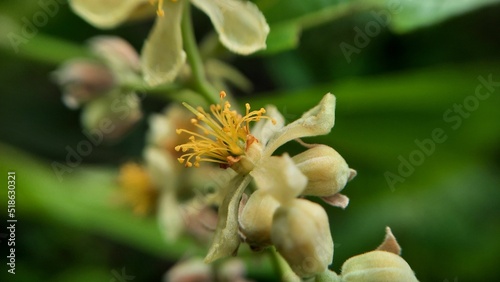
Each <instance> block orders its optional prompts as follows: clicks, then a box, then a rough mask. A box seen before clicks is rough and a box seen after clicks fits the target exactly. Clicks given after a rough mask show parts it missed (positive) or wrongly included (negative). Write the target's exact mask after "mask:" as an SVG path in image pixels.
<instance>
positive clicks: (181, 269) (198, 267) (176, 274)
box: [163, 259, 213, 282]
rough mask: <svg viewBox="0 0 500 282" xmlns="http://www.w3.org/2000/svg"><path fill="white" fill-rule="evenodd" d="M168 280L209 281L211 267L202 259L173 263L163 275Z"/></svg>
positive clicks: (182, 281) (186, 281) (169, 281)
mask: <svg viewBox="0 0 500 282" xmlns="http://www.w3.org/2000/svg"><path fill="white" fill-rule="evenodd" d="M163 281H168V282H191V281H198V282H211V281H213V277H212V267H211V266H210V265H208V264H206V263H204V262H203V260H202V259H189V260H187V261H183V262H180V263H178V264H176V265H174V266H173V267H172V268H171V269H170V270H169V271H168V272H167V273H166V274H165V276H164V279H163Z"/></svg>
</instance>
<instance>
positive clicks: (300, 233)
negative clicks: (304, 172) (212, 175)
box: [271, 199, 333, 278]
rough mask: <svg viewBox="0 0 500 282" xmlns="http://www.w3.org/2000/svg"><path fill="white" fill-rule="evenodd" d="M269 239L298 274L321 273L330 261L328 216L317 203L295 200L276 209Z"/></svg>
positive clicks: (330, 243)
mask: <svg viewBox="0 0 500 282" xmlns="http://www.w3.org/2000/svg"><path fill="white" fill-rule="evenodd" d="M271 240H272V242H273V244H274V245H275V246H276V249H277V250H278V252H279V253H280V254H281V255H282V256H283V258H285V260H286V261H287V262H288V264H289V265H290V267H291V268H292V270H293V271H294V272H295V273H296V274H297V275H298V276H300V277H302V278H305V277H311V276H314V275H316V274H319V273H322V272H324V271H325V270H326V269H327V267H328V265H329V264H331V263H332V260H333V240H332V236H331V234H330V226H329V223H328V215H327V214H326V212H325V210H324V209H323V208H322V207H321V206H320V205H318V204H316V203H313V202H310V201H308V200H304V199H295V200H293V201H292V202H290V203H289V204H287V205H286V206H281V207H279V208H278V210H276V212H275V214H274V217H273V225H272V230H271Z"/></svg>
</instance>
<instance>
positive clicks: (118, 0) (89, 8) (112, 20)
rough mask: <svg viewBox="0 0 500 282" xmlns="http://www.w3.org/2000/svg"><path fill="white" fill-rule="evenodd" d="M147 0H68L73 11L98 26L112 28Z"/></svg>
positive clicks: (147, 0)
mask: <svg viewBox="0 0 500 282" xmlns="http://www.w3.org/2000/svg"><path fill="white" fill-rule="evenodd" d="M148 2H149V0H70V1H69V5H70V7H71V8H72V9H73V11H74V12H75V13H76V14H78V15H79V16H80V17H82V18H83V19H85V20H86V21H88V22H89V23H90V24H92V25H94V26H96V27H98V28H113V27H116V26H118V25H120V24H121V23H123V22H124V21H126V20H127V19H128V18H129V17H130V16H131V14H132V13H133V12H134V11H135V10H136V9H137V8H138V7H139V6H140V5H141V4H144V3H148Z"/></svg>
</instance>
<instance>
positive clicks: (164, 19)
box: [141, 1, 186, 86]
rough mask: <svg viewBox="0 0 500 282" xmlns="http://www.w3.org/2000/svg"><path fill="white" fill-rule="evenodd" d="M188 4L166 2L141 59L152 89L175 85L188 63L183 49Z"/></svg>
mask: <svg viewBox="0 0 500 282" xmlns="http://www.w3.org/2000/svg"><path fill="white" fill-rule="evenodd" d="M183 3H184V1H177V2H172V1H164V4H163V10H164V13H165V14H164V15H163V16H161V17H160V16H159V17H157V19H156V22H155V24H154V27H153V30H152V31H151V33H150V34H149V37H148V39H147V40H146V42H145V43H144V47H143V49H142V53H141V54H142V56H141V64H142V71H143V74H144V80H145V81H146V82H147V83H148V84H149V85H152V86H154V85H158V84H162V83H166V82H171V81H172V80H174V79H175V77H176V76H177V74H178V73H179V71H180V70H181V68H182V66H183V65H184V62H185V61H186V53H184V50H183V49H182V34H181V18H182V8H183Z"/></svg>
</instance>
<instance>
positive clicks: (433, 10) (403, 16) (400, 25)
mask: <svg viewBox="0 0 500 282" xmlns="http://www.w3.org/2000/svg"><path fill="white" fill-rule="evenodd" d="M374 2H378V3H380V4H381V5H383V6H382V7H384V6H385V7H384V8H385V9H387V8H388V6H387V5H388V3H390V1H388V0H375V1H374ZM392 2H393V3H394V1H392ZM399 3H400V5H399V7H398V9H397V10H396V11H397V12H394V13H393V16H394V20H393V21H392V22H391V23H390V25H391V27H392V29H393V30H395V31H396V32H400V33H403V32H409V31H412V30H414V29H416V28H420V27H425V26H430V25H433V24H437V23H439V22H442V21H444V20H446V19H448V18H451V17H454V16H458V15H460V14H464V13H467V12H470V11H473V10H475V9H479V8H482V7H485V6H488V5H492V4H496V3H500V1H498V0H460V1H456V0H418V1H415V0H401V1H399ZM389 11H390V10H389ZM393 11H394V10H393Z"/></svg>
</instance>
